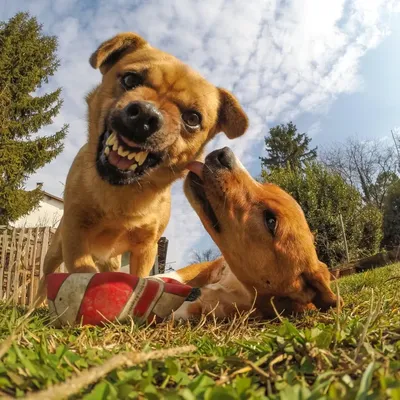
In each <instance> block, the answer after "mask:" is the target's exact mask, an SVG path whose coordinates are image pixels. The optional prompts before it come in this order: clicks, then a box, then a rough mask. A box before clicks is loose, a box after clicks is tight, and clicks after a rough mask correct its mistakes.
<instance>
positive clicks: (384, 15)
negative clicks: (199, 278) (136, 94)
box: [0, 0, 400, 268]
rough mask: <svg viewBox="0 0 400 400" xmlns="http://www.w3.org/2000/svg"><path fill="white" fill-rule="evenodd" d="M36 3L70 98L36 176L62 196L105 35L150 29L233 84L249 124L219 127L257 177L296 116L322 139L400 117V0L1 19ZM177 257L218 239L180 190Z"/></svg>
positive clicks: (175, 212) (124, 0)
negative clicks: (60, 139)
mask: <svg viewBox="0 0 400 400" xmlns="http://www.w3.org/2000/svg"><path fill="white" fill-rule="evenodd" d="M17 11H30V12H31V14H32V15H35V16H36V17H37V18H38V19H39V21H40V22H41V23H42V24H43V25H44V29H45V31H46V32H48V33H51V34H55V35H57V36H58V38H59V57H60V59H61V67H60V69H59V70H58V71H57V73H56V75H55V76H54V77H53V78H52V79H51V82H50V84H49V85H48V86H47V87H46V88H44V89H45V90H51V89H54V88H56V87H59V86H62V87H63V96H64V100H65V101H64V106H63V109H62V112H61V113H60V114H59V116H57V118H56V119H55V120H54V124H53V125H52V126H49V127H45V128H44V129H43V132H42V133H43V134H45V133H50V132H54V130H55V129H57V128H59V127H60V126H62V125H63V124H64V123H69V124H70V130H69V135H68V138H67V140H66V145H65V151H64V152H63V154H61V155H60V156H59V157H58V158H57V159H56V160H55V161H53V162H52V163H51V164H49V165H48V166H46V167H45V168H43V169H42V170H41V171H38V173H37V174H35V175H34V176H33V177H31V179H30V180H29V181H28V184H27V187H28V188H32V187H33V186H34V185H35V182H37V181H42V182H44V187H45V190H47V191H49V192H52V193H54V194H58V195H59V194H61V192H62V190H63V185H62V183H63V182H65V177H66V174H67V172H68V168H69V166H70V165H71V162H72V160H73V157H74V156H75V154H76V153H77V151H78V149H79V147H80V146H81V145H82V144H83V143H84V141H85V137H86V122H85V112H86V106H85V102H84V96H85V94H86V93H87V92H88V91H89V90H90V89H91V88H92V87H93V86H94V85H95V84H96V83H98V82H99V81H100V74H99V72H98V71H94V70H93V69H91V68H90V66H89V64H88V58H89V56H90V54H91V53H92V52H93V51H94V50H95V49H96V47H97V46H98V45H99V44H100V43H101V41H103V40H106V39H108V38H110V37H111V36H112V35H114V34H116V33H118V32H121V31H128V30H130V31H134V32H138V33H140V34H141V35H143V36H144V37H145V38H146V39H147V40H148V41H149V42H150V43H151V44H152V45H154V46H156V47H159V48H161V49H163V50H165V51H169V52H171V53H172V54H174V55H176V56H177V57H178V58H180V59H182V60H183V61H185V62H187V63H188V64H190V65H191V66H192V67H194V68H195V69H197V70H198V71H199V72H200V73H202V74H203V75H204V76H205V77H206V78H208V79H209V80H211V81H212V82H213V83H214V84H216V85H218V86H222V87H225V88H227V89H229V90H232V91H233V92H234V93H235V95H236V96H237V97H238V98H239V100H240V101H241V103H242V104H243V106H244V108H245V109H246V111H247V113H248V115H249V117H250V121H251V126H250V129H249V131H248V132H247V134H246V135H245V136H243V137H242V138H240V139H238V140H235V141H229V140H227V139H226V138H225V137H224V136H223V135H220V136H219V137H218V138H216V140H214V141H213V142H212V143H210V145H209V146H208V150H211V149H214V148H218V147H221V146H224V145H229V146H230V147H231V148H232V149H233V150H234V151H235V153H236V154H237V155H238V156H239V157H240V158H241V160H242V162H243V164H244V165H245V166H246V167H247V168H248V169H249V170H250V171H251V173H252V174H253V175H254V176H256V175H258V174H259V172H260V164H259V159H258V157H259V156H260V155H262V154H263V151H262V149H263V140H264V136H265V135H266V134H267V133H268V130H269V128H270V127H272V126H274V125H275V124H277V123H286V122H288V121H289V120H293V122H294V123H295V124H297V126H298V128H299V130H301V131H302V132H304V131H306V132H309V134H310V135H311V136H312V138H313V144H315V145H318V146H319V147H320V148H321V147H322V148H323V147H328V146H330V145H331V144H332V143H334V142H342V141H345V140H346V138H347V137H349V136H354V135H357V136H358V138H360V139H374V138H384V137H388V136H389V135H390V130H391V129H393V128H395V127H396V126H400V113H399V110H400V100H399V99H400V96H399V93H400V79H399V77H398V75H399V71H400V55H399V51H398V49H399V47H400V14H399V11H400V6H399V1H397V0H396V1H395V0H334V1H321V0H282V1H278V0H276V1H274V0H252V1H251V2H247V3H246V5H245V6H244V2H243V1H242V0H203V1H201V2H199V1H196V0H163V1H161V0H148V1H137V0H136V1H132V0H114V1H111V0H92V1H90V2H89V1H78V0H35V1H27V0H3V1H2V2H1V3H0V19H1V20H5V19H8V18H10V17H11V16H12V15H13V14H14V13H15V12H17ZM166 236H167V237H168V239H169V240H170V246H169V255H168V261H170V262H173V261H175V263H174V264H173V266H174V267H176V268H180V267H182V266H184V265H185V263H186V262H187V261H188V260H189V258H190V255H191V251H192V250H193V249H204V248H207V247H208V246H210V243H211V242H210V239H209V238H208V237H207V234H206V232H205V231H204V229H203V228H202V226H201V224H200V223H199V221H198V218H197V216H196V215H195V213H194V212H193V211H192V210H191V209H190V207H189V205H188V202H187V201H186V199H185V198H184V196H183V194H182V188H181V182H178V183H177V184H175V185H174V188H173V206H172V216H171V222H170V224H169V225H168V228H167V231H166Z"/></svg>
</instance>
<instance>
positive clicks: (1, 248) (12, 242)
mask: <svg viewBox="0 0 400 400" xmlns="http://www.w3.org/2000/svg"><path fill="white" fill-rule="evenodd" d="M55 232H56V229H54V228H50V227H42V228H11V227H6V226H3V225H0V301H5V302H11V303H12V304H14V305H15V304H19V305H23V306H28V305H30V304H32V302H33V298H34V296H35V293H36V291H37V288H38V284H39V280H40V278H41V277H42V275H43V263H44V258H45V256H46V253H47V249H48V248H49V245H50V242H51V240H52V237H53V235H54V233H55ZM167 247H168V240H167V239H166V238H165V237H162V238H161V239H160V241H159V248H158V257H157V259H156V262H155V265H154V266H153V269H152V271H151V273H150V275H153V274H157V273H163V272H164V269H165V262H166V257H167ZM56 272H64V265H61V267H60V268H59V269H58V270H57V271H56Z"/></svg>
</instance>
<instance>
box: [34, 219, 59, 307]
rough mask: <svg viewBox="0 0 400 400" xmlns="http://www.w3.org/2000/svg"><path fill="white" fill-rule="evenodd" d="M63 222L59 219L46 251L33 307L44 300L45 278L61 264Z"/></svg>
mask: <svg viewBox="0 0 400 400" xmlns="http://www.w3.org/2000/svg"><path fill="white" fill-rule="evenodd" d="M62 223H63V221H62V219H61V221H60V224H59V226H58V228H57V230H56V233H55V234H54V236H53V238H52V241H51V244H50V248H49V249H48V251H47V253H46V256H45V259H44V263H43V276H42V278H41V279H40V282H39V287H38V290H37V292H36V296H35V300H34V302H33V304H34V307H39V306H40V305H41V304H42V303H43V302H44V300H45V298H46V276H47V275H48V274H51V273H53V272H54V271H55V270H56V269H57V268H58V267H59V266H60V265H61V264H62V262H63V253H62V246H61V242H62V239H61V225H62Z"/></svg>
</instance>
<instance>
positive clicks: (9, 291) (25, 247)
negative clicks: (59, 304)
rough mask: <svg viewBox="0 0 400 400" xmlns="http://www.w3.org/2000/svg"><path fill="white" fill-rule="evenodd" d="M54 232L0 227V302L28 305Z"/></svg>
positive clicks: (52, 230)
mask: <svg viewBox="0 0 400 400" xmlns="http://www.w3.org/2000/svg"><path fill="white" fill-rule="evenodd" d="M54 233H55V229H53V228H50V227H44V228H9V227H5V226H0V300H3V301H11V302H12V304H20V305H25V306H26V305H29V304H31V303H32V301H33V297H34V295H35V293H36V290H37V287H38V283H39V279H40V277H41V276H42V274H43V263H44V257H45V255H46V252H47V249H48V247H49V243H50V241H51V239H52V236H53V235H54Z"/></svg>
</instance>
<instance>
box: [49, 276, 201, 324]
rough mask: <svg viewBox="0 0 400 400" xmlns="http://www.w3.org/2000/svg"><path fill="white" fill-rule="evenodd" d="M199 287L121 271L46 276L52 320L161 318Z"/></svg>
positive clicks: (100, 321) (81, 321)
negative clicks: (140, 276) (141, 276)
mask: <svg viewBox="0 0 400 400" xmlns="http://www.w3.org/2000/svg"><path fill="white" fill-rule="evenodd" d="M199 294H200V291H199V289H197V288H192V287H190V286H188V285H184V284H182V283H180V282H178V281H175V280H174V279H170V278H165V277H163V278H156V277H149V278H138V277H136V276H132V275H129V274H125V273H121V272H104V273H97V274H95V273H83V274H79V273H78V274H66V273H55V274H50V275H48V276H47V300H48V304H49V310H50V315H51V318H52V321H53V324H54V325H55V326H57V327H61V326H63V325H76V324H82V325H101V324H103V323H107V322H115V321H120V322H123V321H125V320H127V319H129V318H130V317H131V318H133V319H134V320H135V321H136V323H139V324H141V323H144V322H149V323H150V322H153V321H155V322H160V321H162V320H164V319H165V318H166V317H168V316H169V315H171V314H172V312H173V311H176V310H177V309H178V308H179V307H180V306H181V305H182V303H183V302H184V301H193V300H195V299H196V298H197V297H198V295H199Z"/></svg>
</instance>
